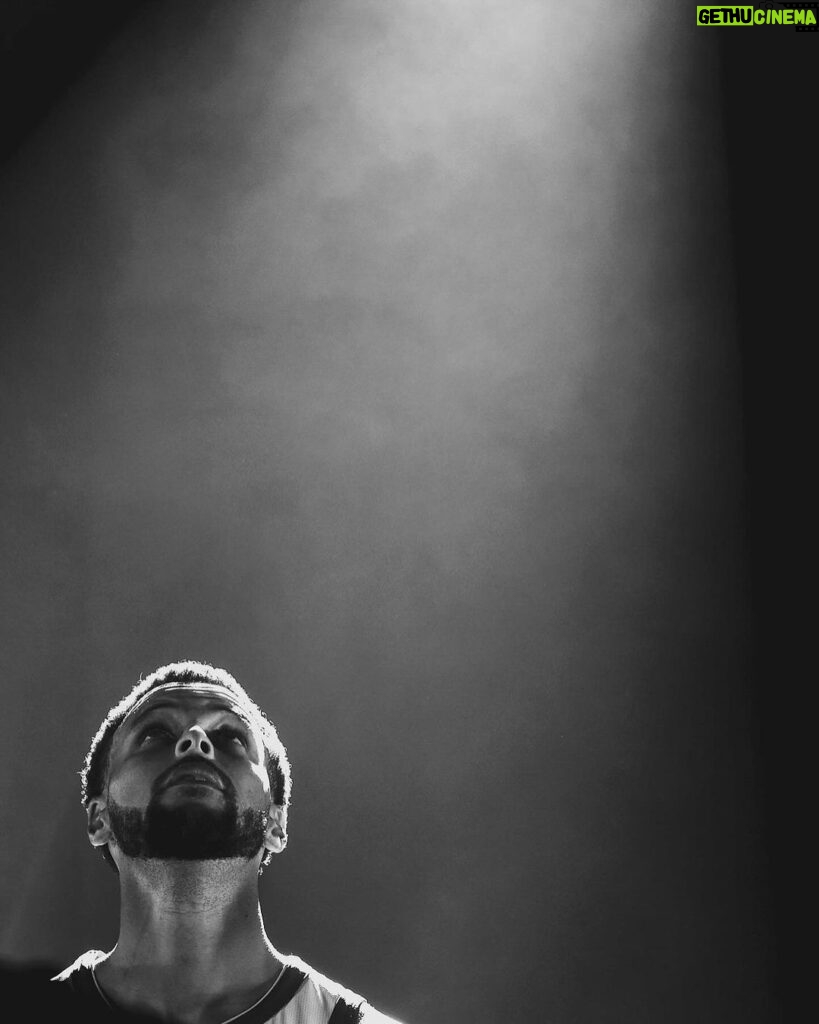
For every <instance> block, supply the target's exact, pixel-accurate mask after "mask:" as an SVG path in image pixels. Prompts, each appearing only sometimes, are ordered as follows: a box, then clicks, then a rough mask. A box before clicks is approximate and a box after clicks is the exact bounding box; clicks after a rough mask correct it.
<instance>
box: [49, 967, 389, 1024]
mask: <svg viewBox="0 0 819 1024" xmlns="http://www.w3.org/2000/svg"><path fill="white" fill-rule="evenodd" d="M105 956H106V954H105V953H103V952H102V951H101V950H99V949H92V950H89V951H88V952H87V953H83V954H82V956H79V957H77V959H76V960H75V961H74V963H73V964H71V966H70V967H66V969H65V970H64V971H62V972H61V973H60V974H57V975H55V977H54V978H52V981H53V982H57V983H59V984H60V985H65V986H66V988H67V990H69V991H70V993H71V995H72V996H73V999H74V1004H75V1006H76V1003H77V1002H79V1003H80V1004H82V1006H84V1007H87V1008H88V1010H89V1011H92V1012H93V1016H94V1019H96V1018H97V1017H99V1018H100V1019H101V1020H106V1021H107V1020H110V1021H111V1024H115V1022H116V1021H118V1020H120V1021H122V1022H125V1021H127V1020H128V1019H129V1014H128V1013H127V1012H125V1011H123V1010H121V1009H120V1008H118V1007H117V1006H116V1005H115V1004H114V1002H113V1001H112V1000H111V999H110V998H109V997H108V996H107V995H106V993H105V992H104V991H103V989H102V988H101V986H100V984H99V982H98V981H97V978H96V974H95V971H94V968H95V967H96V965H97V964H98V963H99V962H100V961H101V960H104V959H105ZM283 960H284V968H283V969H282V971H281V972H280V973H279V976H278V977H277V978H276V980H275V981H274V982H273V984H272V985H271V987H270V988H269V989H268V990H267V992H265V994H264V995H263V996H262V997H261V999H258V1000H257V1001H256V1002H255V1003H254V1004H253V1005H252V1006H249V1007H248V1008H247V1009H246V1010H243V1011H242V1012H241V1013H239V1014H236V1015H235V1016H233V1017H229V1018H228V1019H227V1020H225V1021H223V1022H222V1024H398V1021H395V1020H393V1019H392V1018H390V1017H385V1016H384V1014H382V1013H379V1012H378V1011H377V1010H375V1009H374V1008H373V1007H372V1006H370V1005H369V1003H367V1001H366V1000H365V999H364V998H363V997H362V996H360V995H357V994H356V993H355V992H352V991H351V990H350V989H347V988H344V987H343V986H342V985H339V984H338V983H337V982H335V981H331V980H330V979H329V978H326V977H325V976H324V975H323V974H320V973H319V972H318V971H316V970H314V969H313V968H312V967H310V966H309V965H308V964H306V963H305V962H304V961H303V960H301V959H300V958H299V957H296V956H288V957H283ZM76 1008H77V1009H79V1008H80V1007H79V1006H76Z"/></svg>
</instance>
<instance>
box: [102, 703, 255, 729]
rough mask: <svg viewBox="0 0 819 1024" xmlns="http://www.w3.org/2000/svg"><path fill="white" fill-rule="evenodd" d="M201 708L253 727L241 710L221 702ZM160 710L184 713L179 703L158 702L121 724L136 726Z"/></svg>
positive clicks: (249, 727) (247, 726) (127, 718)
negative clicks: (228, 716)
mask: <svg viewBox="0 0 819 1024" xmlns="http://www.w3.org/2000/svg"><path fill="white" fill-rule="evenodd" d="M201 707H202V710H204V711H221V712H223V713H224V714H226V715H232V716H233V717H234V718H236V719H238V721H240V722H241V723H242V725H244V726H245V727H246V728H248V729H252V727H253V725H252V722H251V720H250V718H249V716H248V715H246V714H245V713H244V712H243V711H242V710H241V709H237V708H232V707H227V706H226V705H225V704H223V703H222V702H221V701H208V703H207V704H204V705H201ZM162 710H170V711H184V710H185V708H184V706H183V704H182V703H181V702H180V701H175V700H173V701H172V700H158V701H157V702H156V703H155V704H149V705H147V707H145V708H143V709H142V710H141V711H137V713H136V714H135V715H134V717H133V718H129V717H128V716H126V718H125V720H124V721H123V723H122V724H123V725H125V726H126V727H128V728H130V727H133V726H134V725H136V724H137V722H141V721H142V719H143V718H147V716H148V715H150V714H152V713H153V712H154V711H162Z"/></svg>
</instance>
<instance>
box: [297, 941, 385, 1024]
mask: <svg viewBox="0 0 819 1024" xmlns="http://www.w3.org/2000/svg"><path fill="white" fill-rule="evenodd" d="M284 961H285V964H287V965H289V966H290V967H294V968H296V969H297V970H299V971H301V972H302V973H303V974H305V975H306V980H305V985H308V986H310V987H311V988H312V990H313V992H314V994H315V996H316V997H317V998H318V999H319V1000H320V1001H321V1002H322V1003H324V1005H325V1006H327V1007H329V1008H330V1009H331V1010H332V1009H335V1011H336V1014H337V1018H336V1019H338V1020H339V1021H347V1020H350V1021H355V1022H357V1024H402V1022H401V1021H398V1020H396V1019H395V1018H394V1017H388V1016H386V1014H384V1013H382V1012H381V1011H380V1010H377V1009H376V1008H375V1007H374V1006H372V1005H371V1004H370V1003H369V1001H368V1000H367V999H366V998H365V997H364V996H363V995H361V994H360V993H359V992H357V991H355V990H353V989H351V988H349V987H348V986H346V985H342V984H341V983H340V982H338V981H335V980H334V979H332V978H330V977H328V976H327V975H326V974H323V973H322V972H321V971H318V970H316V968H315V967H312V966H311V965H310V964H308V963H306V962H305V961H304V960H302V958H301V957H299V956H287V957H285V958H284ZM346 1007H349V1008H350V1016H349V1017H345V1016H343V1015H342V1012H340V1011H343V1010H344V1008H346Z"/></svg>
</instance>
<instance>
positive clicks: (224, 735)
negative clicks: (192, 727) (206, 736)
mask: <svg viewBox="0 0 819 1024" xmlns="http://www.w3.org/2000/svg"><path fill="white" fill-rule="evenodd" d="M216 735H217V736H218V737H219V738H220V739H226V740H231V741H233V740H238V741H239V743H241V744H242V746H243V747H246V746H247V738H246V737H245V734H244V733H243V732H241V731H240V730H239V729H231V728H222V729H217V730H216Z"/></svg>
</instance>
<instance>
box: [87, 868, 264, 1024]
mask: <svg viewBox="0 0 819 1024" xmlns="http://www.w3.org/2000/svg"><path fill="white" fill-rule="evenodd" d="M257 872H258V868H257V867H256V866H255V865H254V864H252V863H250V864H247V865H245V864H237V862H236V861H235V860H224V861H222V860H213V861H150V860H149V861H138V862H134V863H133V864H129V865H128V867H127V869H126V870H124V871H122V872H121V874H120V893H121V908H120V932H119V939H118V941H117V945H116V946H115V948H114V949H113V951H112V952H111V954H110V955H109V956H108V958H107V959H106V960H105V961H104V962H103V963H101V964H100V965H99V966H98V968H97V972H96V973H97V978H98V981H99V982H100V985H101V986H102V988H103V990H104V991H105V992H106V994H107V995H108V996H109V997H110V998H111V999H112V1000H113V1001H114V1002H116V1003H119V1004H121V1005H123V1006H126V1007H133V1008H143V1009H147V1010H150V1011H151V1012H153V1013H155V1014H159V1015H160V1016H162V1017H166V1018H170V1019H172V1020H175V1021H176V1020H178V1021H180V1022H186V1024H214V1022H218V1021H223V1020H226V1019H227V1018H228V1017H231V1016H233V1015H235V1014H237V1013H240V1012H241V1011H242V1010H244V1009H247V1008H248V1007H249V1006H250V1005H252V1004H253V1002H255V1001H256V1000H257V999H259V998H260V997H261V996H262V995H263V994H264V992H265V991H266V990H267V988H269V987H270V985H271V984H272V983H273V981H274V979H275V977H276V975H277V973H278V971H279V970H280V968H281V958H280V956H279V955H278V953H277V951H276V950H275V949H274V947H273V945H272V944H271V942H270V940H269V939H268V937H267V935H266V933H265V929H264V924H263V921H262V916H261V910H260V907H259V898H258V873H257Z"/></svg>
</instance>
